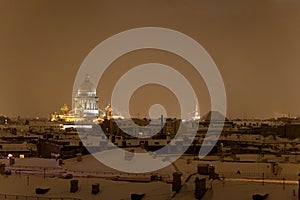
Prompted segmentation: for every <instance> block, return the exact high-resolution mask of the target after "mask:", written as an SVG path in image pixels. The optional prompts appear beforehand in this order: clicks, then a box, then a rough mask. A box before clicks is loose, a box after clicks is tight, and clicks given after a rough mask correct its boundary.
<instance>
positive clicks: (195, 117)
mask: <svg viewBox="0 0 300 200" xmlns="http://www.w3.org/2000/svg"><path fill="white" fill-rule="evenodd" d="M199 119H200V114H199V109H198V101H197V102H196V108H195V112H194V117H193V120H199Z"/></svg>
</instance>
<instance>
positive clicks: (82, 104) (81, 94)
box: [51, 75, 123, 122]
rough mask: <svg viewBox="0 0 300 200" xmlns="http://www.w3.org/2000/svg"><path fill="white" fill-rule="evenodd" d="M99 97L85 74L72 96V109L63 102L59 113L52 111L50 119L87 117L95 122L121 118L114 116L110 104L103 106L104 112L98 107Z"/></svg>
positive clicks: (67, 119) (64, 119)
mask: <svg viewBox="0 0 300 200" xmlns="http://www.w3.org/2000/svg"><path fill="white" fill-rule="evenodd" d="M98 101H99V98H98V96H97V92H96V87H95V86H94V84H93V83H91V81H90V77H89V76H88V75H86V77H85V79H84V81H83V83H82V84H81V85H80V86H79V88H78V90H77V91H76V94H75V97H74V107H73V108H74V109H73V110H70V109H69V107H68V106H67V105H66V104H64V105H63V106H62V107H61V113H60V114H58V113H56V112H55V113H53V114H52V115H51V121H65V122H81V121H85V120H87V119H93V120H94V121H95V122H101V121H103V120H104V119H112V118H123V117H122V116H121V115H118V116H114V115H113V110H112V107H111V105H110V104H108V105H107V106H106V108H105V112H102V111H101V110H100V109H99V103H98Z"/></svg>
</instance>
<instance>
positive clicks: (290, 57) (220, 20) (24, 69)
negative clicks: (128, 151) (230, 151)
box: [0, 0, 300, 118]
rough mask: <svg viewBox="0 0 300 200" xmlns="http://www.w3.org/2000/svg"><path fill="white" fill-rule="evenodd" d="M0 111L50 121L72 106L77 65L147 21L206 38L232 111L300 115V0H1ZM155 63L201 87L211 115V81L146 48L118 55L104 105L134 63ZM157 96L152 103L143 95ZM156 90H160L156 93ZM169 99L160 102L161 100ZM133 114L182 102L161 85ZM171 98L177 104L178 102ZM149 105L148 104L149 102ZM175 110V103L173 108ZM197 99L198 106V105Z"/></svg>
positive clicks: (103, 90) (203, 105)
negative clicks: (97, 48)
mask: <svg viewBox="0 0 300 200" xmlns="http://www.w3.org/2000/svg"><path fill="white" fill-rule="evenodd" d="M0 4H1V6H0V24H1V26H0V28H1V29H0V43H1V45H0V66H1V73H0V90H1V92H2V95H1V99H0V113H1V114H4V115H7V116H21V117H36V116H43V117H49V115H50V113H52V112H54V111H59V109H60V107H61V105H62V104H64V103H66V104H68V105H71V102H72V87H73V83H74V80H75V76H76V73H77V70H78V69H79V67H80V65H81V63H82V62H83V60H84V59H85V57H86V56H87V54H88V53H89V52H90V51H91V50H92V49H93V48H94V47H95V46H96V45H97V44H99V43H100V42H101V41H103V40H105V39H107V38H108V37H110V36H112V35H114V34H117V33H119V32H122V31H125V30H128V29H132V28H138V27H146V26H152V27H165V28H170V29H174V30H177V31H180V32H182V33H184V34H186V35H188V36H190V37H192V38H193V39H195V40H197V41H198V42H199V43H200V44H201V45H202V46H203V47H204V48H205V49H206V50H207V52H208V53H209V54H210V56H211V57H212V58H213V60H214V61H215V63H216V64H217V66H218V68H219V70H220V72H221V75H222V77H223V80H224V84H225V88H226V93H227V103H228V113H227V115H228V116H229V117H248V118H253V117H257V118H265V117H272V116H274V115H275V113H289V114H291V115H299V114H300V104H299V102H300V93H299V92H298V86H299V84H300V79H299V76H298V75H299V73H300V71H299V70H300V68H299V66H300V60H299V56H298V53H299V52H300V38H299V35H300V27H299V22H300V12H299V11H300V2H299V1H296V0H287V1H264V2H261V1H258V0H257V1H250V0H246V1H234V0H230V1H226V2H224V1H221V0H218V1H189V2H182V1H179V0H175V1H137V0H136V1H126V2H125V1H89V3H86V2H85V1H42V2H40V1H39V2H37V1H26V2H12V1H1V3H0ZM147 62H159V63H164V64H167V65H169V66H172V67H174V68H175V69H177V70H179V71H180V72H181V73H183V74H184V75H185V76H186V77H187V79H188V80H190V81H191V83H192V85H193V87H195V90H196V91H197V95H198V98H199V104H200V110H201V114H202V115H203V114H205V113H206V112H207V111H209V110H210V100H209V96H208V92H207V89H206V86H205V83H204V82H203V80H202V79H201V77H200V76H199V75H195V74H194V73H193V70H191V65H190V64H189V63H187V62H186V61H185V60H183V59H181V58H179V57H178V56H176V55H174V54H171V53H168V52H163V51H158V50H141V51H136V52H131V53H129V54H127V55H124V56H122V57H120V58H119V59H117V60H116V61H115V62H114V63H113V64H112V65H111V66H110V67H111V68H110V69H109V70H108V71H107V74H106V76H105V77H104V78H103V79H101V81H100V83H99V85H98V89H97V93H98V96H99V103H100V108H102V109H103V108H104V107H105V106H106V105H107V103H108V102H109V96H110V93H111V89H112V88H113V84H114V83H115V82H116V81H117V80H118V78H119V77H120V76H121V75H122V73H124V72H126V71H127V70H128V69H130V68H132V67H134V66H136V65H139V64H142V63H147ZM145 94H149V98H147V101H141V97H144V95H145ZM151 94H155V95H151ZM158 96H159V97H160V98H157V97H158ZM135 98H136V101H135V102H137V103H136V104H134V106H133V108H132V114H133V115H140V116H144V115H146V114H147V113H146V112H147V110H146V109H145V107H148V106H149V105H151V104H153V103H157V102H160V103H162V104H169V107H170V110H171V112H170V115H171V117H172V115H176V113H172V111H173V109H172V108H173V107H174V106H176V101H174V102H170V101H169V99H170V98H172V94H170V93H169V92H166V89H163V88H160V87H158V86H155V85H152V86H146V87H145V88H141V89H140V91H137V92H136V93H135ZM170 103H171V105H170ZM145 105H146V106H145ZM166 107H167V108H168V106H167V105H166ZM193 108H194V105H191V109H193Z"/></svg>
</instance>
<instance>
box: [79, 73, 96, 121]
mask: <svg viewBox="0 0 300 200" xmlns="http://www.w3.org/2000/svg"><path fill="white" fill-rule="evenodd" d="M74 100H75V115H77V116H82V117H93V116H95V117H96V116H98V115H99V109H98V100H99V98H98V97H97V94H96V87H94V85H93V84H92V83H91V82H90V77H89V75H86V77H85V80H84V81H83V83H82V84H81V85H80V87H79V88H78V90H77V93H76V95H75V98H74Z"/></svg>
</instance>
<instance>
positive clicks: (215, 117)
mask: <svg viewBox="0 0 300 200" xmlns="http://www.w3.org/2000/svg"><path fill="white" fill-rule="evenodd" d="M222 120H224V121H229V119H228V118H227V117H225V116H224V115H223V114H221V113H220V112H219V111H209V112H208V113H206V114H205V115H203V116H202V117H201V118H200V121H222Z"/></svg>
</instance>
